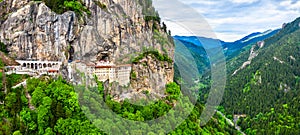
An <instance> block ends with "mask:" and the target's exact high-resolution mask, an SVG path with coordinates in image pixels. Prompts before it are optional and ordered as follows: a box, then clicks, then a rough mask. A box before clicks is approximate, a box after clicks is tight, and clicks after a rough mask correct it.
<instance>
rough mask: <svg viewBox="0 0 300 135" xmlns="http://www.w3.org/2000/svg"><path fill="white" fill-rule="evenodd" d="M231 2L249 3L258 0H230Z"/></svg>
mask: <svg viewBox="0 0 300 135" xmlns="http://www.w3.org/2000/svg"><path fill="white" fill-rule="evenodd" d="M231 1H232V2H233V3H238V4H242V3H243V4H244V3H246V4H249V3H254V2H257V1H258V0H231Z"/></svg>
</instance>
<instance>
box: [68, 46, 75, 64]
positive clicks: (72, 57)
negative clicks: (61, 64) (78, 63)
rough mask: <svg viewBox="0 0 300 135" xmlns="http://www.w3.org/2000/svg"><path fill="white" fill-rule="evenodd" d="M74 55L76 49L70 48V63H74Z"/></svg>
mask: <svg viewBox="0 0 300 135" xmlns="http://www.w3.org/2000/svg"><path fill="white" fill-rule="evenodd" d="M74 53H75V50H74V47H73V46H70V48H69V60H68V61H69V62H72V61H73V60H74Z"/></svg>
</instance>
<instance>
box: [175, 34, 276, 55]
mask: <svg viewBox="0 0 300 135" xmlns="http://www.w3.org/2000/svg"><path fill="white" fill-rule="evenodd" d="M279 30H280V29H276V30H267V31H265V32H262V33H261V32H255V33H252V34H250V35H248V36H246V37H244V38H242V39H240V40H237V41H235V42H225V41H222V40H220V39H212V38H205V37H196V36H174V39H176V40H178V41H184V42H183V43H192V44H194V45H196V46H202V47H203V44H205V48H206V49H207V48H215V47H217V46H218V45H219V44H221V45H222V47H223V49H224V53H225V56H226V57H227V59H231V58H233V57H234V56H237V55H238V54H239V53H240V52H241V50H242V49H243V48H244V47H247V46H248V45H253V44H256V43H257V42H258V41H262V40H265V39H267V38H269V37H271V36H273V35H275V34H277V33H278V31H279ZM216 42H218V43H219V44H217V43H216Z"/></svg>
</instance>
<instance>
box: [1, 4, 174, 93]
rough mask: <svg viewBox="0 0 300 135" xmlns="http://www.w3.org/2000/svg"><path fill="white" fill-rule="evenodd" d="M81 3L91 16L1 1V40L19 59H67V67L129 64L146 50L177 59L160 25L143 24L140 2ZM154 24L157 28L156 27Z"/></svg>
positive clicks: (43, 6)
mask: <svg viewBox="0 0 300 135" xmlns="http://www.w3.org/2000/svg"><path fill="white" fill-rule="evenodd" d="M82 4H83V5H84V6H85V7H86V8H87V9H88V10H89V11H90V15H88V14H87V13H83V14H82V15H78V14H75V12H73V11H67V12H65V13H63V14H56V13H55V12H53V11H52V10H51V9H50V8H48V7H47V6H46V5H45V3H43V2H34V1H29V0H5V1H3V2H1V3H0V16H1V18H0V22H1V24H0V28H1V29H0V40H1V41H2V42H3V43H5V44H6V45H7V49H8V50H9V52H10V53H9V55H10V56H11V57H13V58H15V59H37V60H54V61H63V62H64V63H65V65H66V64H67V61H68V60H83V61H97V60H100V59H106V60H110V61H112V62H114V63H116V64H120V63H128V62H130V60H131V59H133V58H134V57H136V56H137V55H138V54H139V53H140V52H142V51H143V50H145V49H155V50H158V51H159V52H160V53H162V54H167V55H168V56H169V57H171V58H173V55H174V45H173V43H172V42H170V41H171V40H170V39H169V38H168V35H167V34H166V33H165V32H164V31H163V30H162V28H161V27H160V24H159V23H158V22H155V21H145V20H144V18H145V17H144V15H143V13H142V11H143V6H142V5H140V4H139V3H138V2H137V1H135V0H82ZM155 24H156V27H158V28H153V25H155ZM154 29H155V30H154ZM153 62H155V60H154V59H153ZM156 66H157V67H159V66H160V65H153V67H156ZM170 67H173V65H171V66H170ZM148 68H149V67H146V68H145V69H143V70H146V69H148ZM136 70H137V71H136V72H137V73H139V72H144V71H143V70H139V69H136ZM171 72H173V69H171ZM147 76H148V78H150V76H149V74H147ZM144 78H145V77H144ZM158 78H162V79H163V80H165V81H162V82H163V83H162V84H160V85H165V83H164V82H170V78H172V75H171V76H170V75H168V76H166V74H165V73H161V74H158ZM144 82H147V80H142V79H139V81H136V83H137V84H140V83H144ZM150 83H151V82H150ZM135 86H136V85H135ZM153 88H154V87H153ZM139 89H140V88H139Z"/></svg>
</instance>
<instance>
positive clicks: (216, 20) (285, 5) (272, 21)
mask: <svg viewBox="0 0 300 135" xmlns="http://www.w3.org/2000/svg"><path fill="white" fill-rule="evenodd" d="M154 1H158V3H160V2H162V1H163V0H154ZM166 1H168V0H166ZM175 1H176V0H173V2H169V3H165V4H168V5H169V7H171V6H170V5H174V4H177V5H180V4H181V3H184V4H187V5H188V6H189V7H192V8H193V9H189V8H188V7H185V8H182V7H180V6H178V7H177V8H173V9H171V10H170V9H166V7H165V6H162V5H161V4H158V3H156V5H155V6H157V5H161V8H159V11H160V14H161V13H163V12H164V11H168V12H170V13H168V14H164V15H165V17H167V16H168V15H170V14H171V15H172V16H177V17H176V19H175V20H174V19H173V22H178V20H180V22H184V23H183V24H189V25H197V21H198V20H199V19H200V18H201V15H203V17H202V19H203V18H204V19H206V21H207V22H208V24H209V25H208V24H207V25H203V27H202V28H200V27H196V26H188V27H189V28H190V29H192V31H195V30H196V31H198V32H197V33H201V34H202V35H200V36H203V35H205V34H204V32H205V31H209V29H210V28H212V29H213V31H214V32H215V34H216V35H217V37H218V38H220V39H222V40H225V41H234V40H238V39H240V38H242V37H243V36H246V35H247V34H250V33H252V32H263V31H265V30H268V29H276V28H280V27H281V25H282V24H283V23H286V22H290V21H293V20H294V19H295V18H297V17H299V16H300V1H298V0H285V1H278V0H178V1H177V3H176V2H175ZM167 7H168V6H167ZM182 9H184V10H186V11H182ZM187 11H188V12H187ZM196 11H197V12H198V16H200V17H198V19H195V17H197V14H195V13H191V14H189V12H196ZM171 12H172V13H171ZM163 18H164V17H163ZM204 22H205V21H202V24H203V23H204ZM200 23H201V22H200ZM167 25H168V27H169V28H170V29H171V30H172V33H173V34H174V35H188V34H189V32H187V31H183V30H179V28H178V26H175V25H172V24H167ZM201 29H202V30H201ZM200 31H202V32H200ZM206 35H207V34H206ZM208 35H210V36H211V35H213V34H208Z"/></svg>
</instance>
